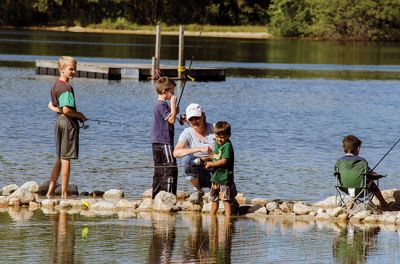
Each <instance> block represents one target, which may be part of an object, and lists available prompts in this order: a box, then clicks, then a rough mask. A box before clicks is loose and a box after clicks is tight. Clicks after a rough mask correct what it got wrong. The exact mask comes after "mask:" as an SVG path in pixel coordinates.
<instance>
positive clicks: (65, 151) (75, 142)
mask: <svg viewBox="0 0 400 264" xmlns="http://www.w3.org/2000/svg"><path fill="white" fill-rule="evenodd" d="M54 128H55V136H56V152H57V157H58V158H60V159H68V160H69V159H77V158H78V154H79V124H78V123H74V122H73V121H72V120H70V119H69V118H68V117H66V116H65V115H60V116H58V118H57V121H56V124H55V126H54Z"/></svg>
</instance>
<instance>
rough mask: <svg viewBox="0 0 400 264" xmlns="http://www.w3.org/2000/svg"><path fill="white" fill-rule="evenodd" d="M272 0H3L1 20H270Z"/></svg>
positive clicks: (49, 23) (51, 23)
mask: <svg viewBox="0 0 400 264" xmlns="http://www.w3.org/2000/svg"><path fill="white" fill-rule="evenodd" d="M269 2H270V0H0V3H1V4H0V24H3V25H4V24H5V25H13V26H33V25H47V26H60V25H62V26H74V25H77V24H79V25H82V26H85V25H88V24H98V23H101V22H102V21H103V20H104V19H109V20H117V19H118V18H124V19H125V20H126V21H128V22H129V23H134V24H139V25H150V24H156V23H164V24H167V25H177V24H194V23H203V22H204V21H206V23H207V24H212V25H244V24H246V25H247V24H251V25H254V24H258V25H260V24H261V25H265V24H267V23H268V18H269V16H268V15H267V12H268V6H269Z"/></svg>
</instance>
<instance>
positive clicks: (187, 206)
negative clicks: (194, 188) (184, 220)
mask: <svg viewBox="0 0 400 264" xmlns="http://www.w3.org/2000/svg"><path fill="white" fill-rule="evenodd" d="M201 209H202V208H201V205H199V204H193V203H191V202H189V201H185V202H184V203H183V204H182V211H192V212H201Z"/></svg>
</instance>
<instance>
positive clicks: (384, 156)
mask: <svg viewBox="0 0 400 264" xmlns="http://www.w3.org/2000/svg"><path fill="white" fill-rule="evenodd" d="M399 142H400V138H399V139H398V140H397V141H396V143H394V145H393V146H392V147H391V148H390V149H389V150H388V152H386V154H385V155H383V157H382V158H381V159H380V160H379V161H378V163H377V164H376V165H375V166H374V167H373V168H372V170H371V172H373V171H374V170H375V168H376V167H378V165H379V163H381V162H382V161H383V160H384V159H385V158H386V156H387V155H388V154H389V153H390V151H392V149H394V147H395V146H396V145H397V144H398V143H399Z"/></svg>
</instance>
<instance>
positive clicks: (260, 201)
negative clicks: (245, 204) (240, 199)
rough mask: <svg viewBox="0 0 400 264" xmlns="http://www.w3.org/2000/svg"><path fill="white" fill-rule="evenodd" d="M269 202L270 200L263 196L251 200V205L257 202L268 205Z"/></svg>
mask: <svg viewBox="0 0 400 264" xmlns="http://www.w3.org/2000/svg"><path fill="white" fill-rule="evenodd" d="M267 203H268V200H266V199H262V198H254V199H252V200H251V202H250V204H251V205H255V204H261V205H266V204H267Z"/></svg>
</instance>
